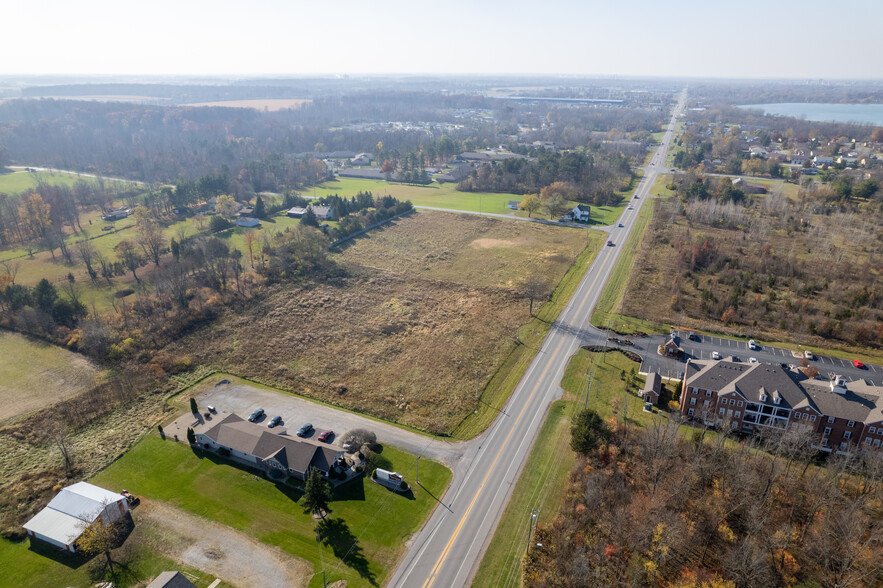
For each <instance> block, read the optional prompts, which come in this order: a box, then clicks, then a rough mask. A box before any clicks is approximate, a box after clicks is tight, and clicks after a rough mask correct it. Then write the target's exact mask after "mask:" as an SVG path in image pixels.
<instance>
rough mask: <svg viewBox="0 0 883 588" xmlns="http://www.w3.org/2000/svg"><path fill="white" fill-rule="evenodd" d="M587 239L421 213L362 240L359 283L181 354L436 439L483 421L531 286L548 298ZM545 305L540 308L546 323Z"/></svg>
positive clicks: (221, 328)
mask: <svg viewBox="0 0 883 588" xmlns="http://www.w3.org/2000/svg"><path fill="white" fill-rule="evenodd" d="M585 240H586V234H585V232H584V231H581V230H574V229H566V228H561V227H548V226H543V225H534V224H531V223H523V222H514V221H503V220H496V219H487V218H479V217H470V216H465V215H455V214H447V213H431V212H421V213H419V214H417V215H415V216H413V217H411V218H406V219H402V220H400V221H398V222H397V223H396V224H395V225H394V226H390V227H387V228H385V229H384V230H382V231H378V232H372V233H370V234H369V235H368V236H367V237H366V238H363V239H359V240H357V241H356V242H355V243H354V244H352V245H351V246H350V247H349V248H348V249H346V251H344V252H343V253H342V254H341V255H340V256H339V261H340V262H341V263H342V264H343V265H344V267H346V269H347V275H346V276H345V277H343V278H340V279H336V280H333V281H330V282H329V283H325V284H315V283H311V284H306V285H302V286H299V287H280V288H279V289H278V290H277V291H276V292H275V293H274V294H273V295H271V296H269V297H268V298H266V299H265V300H264V301H262V302H261V303H259V304H256V305H254V306H253V307H251V308H247V309H244V310H240V311H238V312H237V313H229V314H227V315H226V316H225V317H223V318H221V319H220V320H219V321H217V323H216V324H215V325H214V326H212V327H210V328H209V329H208V330H206V331H202V332H199V333H197V334H195V335H193V336H191V337H189V338H187V339H186V340H184V341H182V342H180V343H178V344H177V345H176V346H175V347H176V349H175V351H176V352H177V353H180V354H186V355H190V356H191V358H192V359H194V360H195V361H196V362H199V363H206V364H210V365H213V366H215V367H218V368H220V369H224V370H227V371H231V372H233V373H236V374H239V375H242V376H245V377H250V378H253V379H256V380H259V381H262V382H265V383H268V384H271V385H275V386H279V387H282V388H285V389H289V390H293V391H295V392H299V393H303V394H306V395H309V396H312V397H315V398H319V399H321V400H325V401H328V402H333V403H337V404H340V405H343V406H346V407H348V408H352V409H355V410H360V411H364V412H368V413H371V414H374V415H377V416H380V417H383V418H387V419H391V420H395V421H398V422H401V423H404V424H408V425H412V426H415V427H419V428H422V429H426V430H430V431H433V432H447V431H450V430H451V429H452V428H453V427H454V426H456V424H457V423H459V422H460V421H461V420H462V419H463V418H464V417H465V416H466V415H467V414H469V413H471V412H472V411H474V410H475V409H476V407H477V404H478V401H477V400H476V396H475V388H476V378H478V381H479V385H480V386H484V384H485V383H486V382H487V381H488V380H489V379H490V377H491V376H493V374H494V373H495V371H496V370H497V369H498V367H499V366H500V365H501V364H502V362H503V361H504V360H505V358H506V357H507V355H508V354H509V353H510V352H511V350H512V348H513V347H514V346H515V345H516V341H515V333H516V331H517V329H518V327H519V326H521V325H522V324H524V323H526V322H527V321H528V320H529V319H530V316H529V302H528V299H527V298H525V297H524V296H523V295H522V294H520V289H519V287H518V286H519V283H520V281H521V280H524V279H526V278H527V277H528V276H530V275H535V276H536V277H537V279H538V280H539V281H540V283H541V284H542V287H543V289H544V290H545V291H546V292H549V291H551V290H552V288H553V287H554V285H555V284H557V282H558V281H559V280H560V279H561V277H562V276H563V275H564V273H565V272H566V271H567V269H568V267H569V266H570V264H571V263H572V260H573V258H574V257H575V256H576V255H577V253H578V252H579V251H580V250H581V249H582V248H583V247H584V245H585ZM538 305H539V304H538V303H537V304H535V309H534V310H535V311H536V309H537V306H538Z"/></svg>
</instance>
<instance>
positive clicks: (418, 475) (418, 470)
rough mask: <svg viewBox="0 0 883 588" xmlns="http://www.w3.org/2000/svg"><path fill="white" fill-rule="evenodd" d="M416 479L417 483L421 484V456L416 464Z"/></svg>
mask: <svg viewBox="0 0 883 588" xmlns="http://www.w3.org/2000/svg"><path fill="white" fill-rule="evenodd" d="M414 478H415V479H416V482H417V483H418V484H419V483H420V456H419V455H418V456H417V460H416V461H415V462H414Z"/></svg>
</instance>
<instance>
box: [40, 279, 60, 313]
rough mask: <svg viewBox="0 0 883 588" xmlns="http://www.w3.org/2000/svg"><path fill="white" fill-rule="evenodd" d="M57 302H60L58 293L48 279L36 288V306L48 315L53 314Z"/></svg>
mask: <svg viewBox="0 0 883 588" xmlns="http://www.w3.org/2000/svg"><path fill="white" fill-rule="evenodd" d="M56 300H58V291H57V290H56V289H55V286H53V285H52V284H51V283H49V280H47V279H46V278H43V279H42V280H40V281H39V282H38V283H37V285H36V286H34V305H35V306H36V307H37V308H39V309H40V310H42V311H43V312H45V313H46V314H49V313H51V312H52V307H53V305H55V301H56Z"/></svg>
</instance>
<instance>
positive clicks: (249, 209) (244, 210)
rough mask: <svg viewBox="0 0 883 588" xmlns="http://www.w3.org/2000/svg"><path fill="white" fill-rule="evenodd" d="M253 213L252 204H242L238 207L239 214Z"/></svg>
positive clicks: (249, 214)
mask: <svg viewBox="0 0 883 588" xmlns="http://www.w3.org/2000/svg"><path fill="white" fill-rule="evenodd" d="M253 214H254V207H253V206H243V207H242V208H240V209H239V216H251V215H253Z"/></svg>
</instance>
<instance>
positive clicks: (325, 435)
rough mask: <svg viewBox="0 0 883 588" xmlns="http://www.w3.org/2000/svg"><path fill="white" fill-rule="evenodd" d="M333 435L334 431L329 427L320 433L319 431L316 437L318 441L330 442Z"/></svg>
mask: <svg viewBox="0 0 883 588" xmlns="http://www.w3.org/2000/svg"><path fill="white" fill-rule="evenodd" d="M333 437H334V431H332V430H331V429H328V430H327V431H322V432H321V433H319V436H318V437H317V439H318V440H319V441H321V442H322V443H330V442H331V439H332V438H333Z"/></svg>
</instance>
